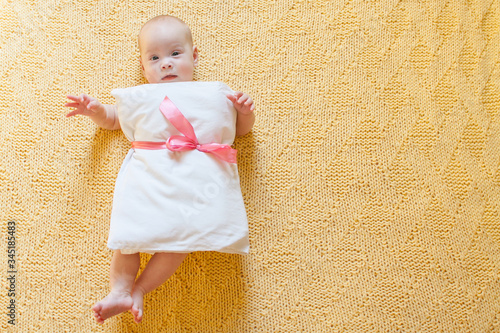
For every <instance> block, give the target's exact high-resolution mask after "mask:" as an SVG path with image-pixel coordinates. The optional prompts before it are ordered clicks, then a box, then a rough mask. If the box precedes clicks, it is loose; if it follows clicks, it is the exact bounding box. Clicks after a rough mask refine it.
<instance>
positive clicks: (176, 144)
mask: <svg viewBox="0 0 500 333" xmlns="http://www.w3.org/2000/svg"><path fill="white" fill-rule="evenodd" d="M160 111H161V113H162V114H163V115H164V116H165V117H166V118H167V119H168V120H169V121H170V122H171V123H172V125H174V127H175V128H176V129H177V130H178V131H179V132H181V133H182V134H184V135H185V136H181V135H172V136H171V137H170V138H168V140H167V142H145V141H134V142H132V147H133V148H139V149H165V148H167V149H169V150H171V151H184V150H192V149H198V150H199V151H202V152H205V153H210V154H214V155H215V156H217V157H218V158H220V159H222V160H224V161H227V162H229V163H236V153H237V150H236V149H233V148H231V146H230V145H227V144H221V143H206V144H202V145H200V144H199V142H198V139H197V138H196V134H195V133H194V130H193V126H192V125H191V124H190V123H189V121H188V120H187V119H186V118H185V117H184V116H183V115H182V113H181V112H180V111H179V109H178V108H177V107H176V106H175V105H174V103H173V102H172V101H171V100H170V99H169V98H168V97H165V98H164V99H163V101H162V102H161V104H160Z"/></svg>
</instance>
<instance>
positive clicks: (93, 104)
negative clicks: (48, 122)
mask: <svg viewBox="0 0 500 333" xmlns="http://www.w3.org/2000/svg"><path fill="white" fill-rule="evenodd" d="M66 97H68V98H69V99H70V100H72V101H74V102H75V103H66V104H64V106H67V107H69V108H76V109H74V110H72V111H71V112H70V113H68V114H67V115H66V117H72V116H75V115H77V114H82V115H84V116H93V115H94V114H96V113H97V112H99V111H101V109H102V110H104V105H102V104H101V102H99V101H98V100H97V99H96V98H94V97H90V96H88V95H85V94H81V95H80V96H78V97H77V96H71V95H67V96H66Z"/></svg>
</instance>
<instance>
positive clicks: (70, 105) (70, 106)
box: [64, 103, 80, 108]
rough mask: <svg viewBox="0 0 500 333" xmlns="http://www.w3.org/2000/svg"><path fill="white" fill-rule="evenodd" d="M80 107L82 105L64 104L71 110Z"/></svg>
mask: <svg viewBox="0 0 500 333" xmlns="http://www.w3.org/2000/svg"><path fill="white" fill-rule="evenodd" d="M78 105H80V104H79V103H66V104H64V106H67V107H69V108H77V107H78Z"/></svg>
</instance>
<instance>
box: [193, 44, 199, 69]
mask: <svg viewBox="0 0 500 333" xmlns="http://www.w3.org/2000/svg"><path fill="white" fill-rule="evenodd" d="M193 64H194V66H195V67H196V66H198V48H197V47H196V46H193Z"/></svg>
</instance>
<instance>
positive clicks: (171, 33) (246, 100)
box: [65, 15, 255, 324]
mask: <svg viewBox="0 0 500 333" xmlns="http://www.w3.org/2000/svg"><path fill="white" fill-rule="evenodd" d="M138 41H139V50H140V64H141V68H142V72H143V74H144V76H145V78H146V79H147V81H148V82H149V83H170V82H184V81H193V72H194V68H195V67H196V66H197V64H198V49H197V48H196V46H194V45H193V41H192V36H191V31H190V29H189V27H188V26H187V25H186V24H185V23H184V22H183V21H182V20H180V19H178V18H175V17H172V16H167V15H161V16H157V17H155V18H153V19H151V20H149V21H148V22H146V24H144V26H143V27H142V29H141V31H140V33H139V39H138ZM67 97H68V99H70V100H71V101H72V102H70V103H66V104H65V106H67V107H71V108H74V110H72V111H71V112H69V113H68V114H67V115H66V116H67V117H71V116H74V115H85V116H88V117H90V119H91V120H92V121H94V122H95V123H96V124H97V125H98V126H100V127H102V128H105V129H110V130H115V129H120V128H121V126H120V122H119V120H118V114H117V107H116V106H115V105H104V104H101V103H100V102H99V101H98V100H97V99H95V98H93V97H90V96H88V95H85V94H81V95H80V96H71V95H68V96H67ZM226 97H227V99H229V100H230V103H232V105H233V106H234V109H236V111H237V118H236V135H237V136H242V135H245V134H246V133H248V132H249V131H250V130H251V129H252V127H253V124H254V121H255V115H254V113H253V110H254V103H253V100H252V98H250V97H249V96H248V95H247V94H245V93H243V92H235V93H234V94H227V95H226ZM187 255H188V253H180V252H179V253H175V252H155V253H154V254H153V256H152V257H151V259H150V260H149V262H148V264H147V266H146V267H145V269H144V271H143V272H142V274H141V275H140V276H139V277H138V278H137V280H136V275H137V272H138V270H139V264H140V257H139V253H133V254H125V253H122V251H121V250H115V251H114V253H113V258H112V261H111V267H110V292H109V294H108V295H107V296H106V297H105V298H104V299H102V300H101V301H99V302H97V303H96V304H95V305H94V306H93V307H92V310H93V311H94V316H95V318H96V320H97V322H98V323H100V324H102V323H103V322H104V321H105V320H106V319H107V318H110V317H112V316H114V315H117V314H120V313H122V312H125V311H127V310H130V311H131V313H132V314H133V316H134V321H135V322H136V323H139V322H141V320H142V317H143V298H144V295H145V294H147V293H149V292H151V291H153V290H155V289H156V288H157V287H159V286H160V285H162V284H163V283H164V282H165V281H166V280H167V279H168V278H169V277H170V276H171V275H172V274H174V272H175V271H176V269H177V268H178V267H179V265H180V264H181V263H182V261H183V260H184V258H186V256H187Z"/></svg>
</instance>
